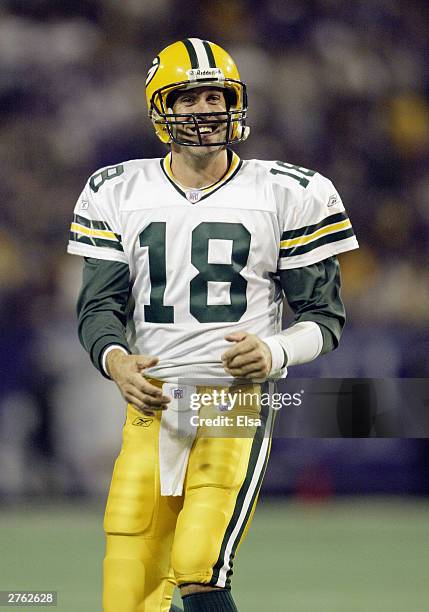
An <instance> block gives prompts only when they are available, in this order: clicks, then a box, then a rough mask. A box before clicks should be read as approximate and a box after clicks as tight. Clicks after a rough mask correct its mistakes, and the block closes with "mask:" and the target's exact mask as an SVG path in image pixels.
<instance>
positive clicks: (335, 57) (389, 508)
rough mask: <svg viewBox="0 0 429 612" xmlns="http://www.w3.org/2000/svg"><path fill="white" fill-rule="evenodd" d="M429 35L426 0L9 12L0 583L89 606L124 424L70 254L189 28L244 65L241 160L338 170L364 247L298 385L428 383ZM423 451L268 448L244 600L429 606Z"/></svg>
mask: <svg viewBox="0 0 429 612" xmlns="http://www.w3.org/2000/svg"><path fill="white" fill-rule="evenodd" d="M428 32H429V7H428V5H427V3H425V2H423V1H421V2H419V1H416V0H413V1H405V0H398V1H395V0H356V1H355V2H341V1H337V0H307V1H304V0H290V1H288V2H279V1H276V0H266V1H262V0H261V1H258V0H247V1H246V0H241V1H239V0H228V1H227V0H221V1H218V2H213V3H211V2H207V1H202V0H199V1H194V0H182V1H178V0H145V1H139V0H121V2H116V1H114V0H98V1H97V0H75V1H65V0H64V1H62V2H56V1H55V0H51V1H49V0H32V1H31V2H29V1H26V0H3V2H2V3H1V5H0V161H1V163H0V179H1V180H0V194H1V196H0V197H1V207H0V313H1V328H0V373H1V379H0V542H1V548H2V556H1V561H0V589H21V590H22V589H27V588H37V589H49V588H54V589H58V590H59V601H60V603H59V606H58V609H60V610H63V611H64V612H68V611H70V612H72V611H73V612H75V611H76V610H91V611H93V610H99V609H100V605H99V601H98V596H99V588H100V561H101V557H102V548H103V540H102V532H101V513H102V505H103V501H104V498H105V494H106V491H107V486H108V481H109V477H110V473H111V468H112V462H113V458H114V455H115V452H116V450H117V448H118V444H119V436H120V428H121V424H122V418H123V414H122V408H121V406H120V399H119V395H118V393H117V392H116V390H115V389H114V387H113V385H112V384H110V383H108V382H106V381H104V380H101V377H99V376H97V374H96V372H95V371H94V370H93V368H92V366H91V365H90V363H89V360H88V359H87V357H86V356H85V355H84V353H83V351H82V349H81V348H80V346H79V345H78V342H77V339H76V329H75V319H74V316H75V315H74V303H75V299H76V294H77V291H78V286H79V281H80V267H81V263H80V261H79V258H76V257H70V256H67V255H66V254H65V246H66V242H67V237H68V225H69V222H70V217H71V212H72V209H73V206H74V202H75V200H76V198H77V196H78V194H79V192H80V190H81V188H82V186H83V184H84V182H85V180H86V179H87V177H88V176H89V175H90V174H91V173H92V172H93V171H94V170H95V169H97V168H98V167H100V166H103V165H107V164H114V163H117V162H119V161H122V160H124V159H130V158H134V157H151V156H158V155H161V154H163V150H162V148H161V146H160V144H159V143H157V141H156V139H155V136H154V134H153V133H152V127H151V125H150V123H149V121H148V120H147V119H146V107H145V101H144V88H143V84H144V77H145V74H146V69H147V67H148V66H149V65H150V63H151V60H152V58H153V56H154V55H156V53H157V52H158V51H159V49H160V48H162V47H164V46H165V45H167V44H168V43H170V42H172V41H174V40H176V39H180V38H183V37H186V36H198V37H201V38H207V39H209V40H213V41H215V42H217V43H219V44H221V45H222V46H224V47H225V48H226V49H228V51H230V53H231V54H232V56H233V57H234V58H235V60H236V61H237V64H238V66H239V68H240V72H241V76H242V78H243V80H244V81H245V82H247V84H248V88H249V100H250V111H249V124H250V125H251V128H252V134H251V138H250V139H249V141H248V142H247V143H245V144H244V145H242V146H240V148H238V149H237V152H238V153H239V154H240V155H241V156H242V157H244V158H246V157H247V158H249V157H257V158H266V159H281V160H286V161H290V162H292V163H295V164H299V165H303V166H306V167H310V168H314V169H317V170H319V171H320V172H322V173H323V174H325V175H326V176H328V177H330V178H331V179H332V180H333V182H334V183H335V185H336V186H337V188H338V190H339V191H340V193H341V195H342V197H343V200H344V202H345V204H346V207H347V209H348V212H349V214H350V216H351V218H352V221H353V224H354V227H355V230H356V233H357V235H358V238H359V241H360V244H361V248H360V250H359V251H358V252H352V253H350V254H346V255H344V256H342V257H341V263H342V270H343V278H344V292H343V295H344V299H345V301H346V303H347V306H348V315H349V320H348V326H347V329H346V331H345V333H344V337H343V342H342V346H341V350H340V351H337V352H336V353H333V354H332V355H329V356H326V357H323V358H321V359H319V360H317V361H316V362H314V363H313V364H309V365H307V366H305V367H301V368H299V369H298V368H297V369H296V370H295V371H294V372H291V375H292V376H301V377H308V378H311V377H336V378H343V377H348V378H351V377H360V378H365V377H370V378H385V379H391V378H394V377H408V378H410V377H411V378H420V379H427V378H429V359H428V354H429V350H428V349H429V331H428V319H429V264H428V251H429V234H428V228H429V171H428V164H427V162H428V160H429V101H428V97H429V69H428V60H427V58H428V51H429V48H428V47H429V41H428V37H429V34H428ZM403 409H404V410H406V405H405V406H403ZM428 459H429V447H428V445H427V443H426V441H425V440H424V439H421V440H417V439H401V438H376V437H369V438H359V439H358V438H355V439H341V438H335V439H330V438H325V439H315V438H310V437H309V438H306V439H292V438H289V439H277V440H275V443H274V446H273V453H272V458H271V464H270V467H269V470H268V474H267V479H266V483H265V488H264V495H263V499H264V500H265V501H263V502H261V504H260V508H259V511H258V512H257V515H256V518H255V523H254V528H253V531H251V532H250V536H249V538H248V541H247V542H246V543H245V545H244V546H243V549H242V551H241V555H240V557H241V559H240V563H239V564H238V569H237V576H236V583H235V592H236V595H237V601H238V604H239V606H240V609H242V610H246V612H247V611H249V612H253V611H255V612H256V610H259V609H261V608H262V606H264V607H266V608H270V609H271V610H274V611H277V610H278V611H281V610H294V611H295V612H301V611H302V612H304V611H305V612H308V611H310V610H316V609H317V610H320V611H325V610H326V612H328V611H329V612H336V611H338V612H340V611H341V612H360V611H363V610H365V611H366V612H384V611H385V610H386V611H387V610H389V612H402V611H404V610H409V609H410V610H411V609H412V610H414V611H415V612H418V611H420V610H421V611H423V610H424V609H426V606H427V601H428V596H429V589H428V585H427V580H426V578H427V576H425V574H427V563H428V552H427V536H428V535H429V533H428V532H429V526H428V525H429V522H428V518H429V511H428V505H427V495H428V493H429V477H428ZM425 538H426V543H425Z"/></svg>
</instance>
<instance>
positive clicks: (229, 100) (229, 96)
mask: <svg viewBox="0 0 429 612" xmlns="http://www.w3.org/2000/svg"><path fill="white" fill-rule="evenodd" d="M223 95H224V96H225V102H226V110H229V109H230V108H231V106H236V105H237V94H236V93H235V91H234V90H233V89H230V88H229V87H225V89H224V90H223Z"/></svg>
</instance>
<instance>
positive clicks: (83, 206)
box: [80, 200, 89, 210]
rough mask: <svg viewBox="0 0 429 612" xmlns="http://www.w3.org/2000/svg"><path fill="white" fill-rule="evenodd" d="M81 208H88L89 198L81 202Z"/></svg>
mask: <svg viewBox="0 0 429 612" xmlns="http://www.w3.org/2000/svg"><path fill="white" fill-rule="evenodd" d="M80 208H81V210H88V208H89V202H88V200H82V201H81V203H80Z"/></svg>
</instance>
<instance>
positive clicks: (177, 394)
mask: <svg viewBox="0 0 429 612" xmlns="http://www.w3.org/2000/svg"><path fill="white" fill-rule="evenodd" d="M173 397H174V399H183V389H181V388H180V387H178V388H177V389H173Z"/></svg>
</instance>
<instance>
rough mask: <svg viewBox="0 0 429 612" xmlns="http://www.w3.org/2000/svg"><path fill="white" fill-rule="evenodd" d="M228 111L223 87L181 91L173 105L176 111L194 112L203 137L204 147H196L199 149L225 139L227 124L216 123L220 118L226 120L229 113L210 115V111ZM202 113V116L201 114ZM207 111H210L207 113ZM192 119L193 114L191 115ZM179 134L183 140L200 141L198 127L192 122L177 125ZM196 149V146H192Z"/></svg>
mask: <svg viewBox="0 0 429 612" xmlns="http://www.w3.org/2000/svg"><path fill="white" fill-rule="evenodd" d="M223 111H226V100H225V96H224V93H223V91H222V90H221V89H215V88H213V87H198V88H195V89H190V90H189V91H184V92H183V93H180V94H179V95H178V97H177V99H176V101H175V103H174V105H173V112H174V113H183V114H185V115H186V113H192V115H194V116H196V119H197V121H198V128H199V131H200V134H201V139H202V141H203V143H204V145H206V146H204V147H196V148H197V149H198V148H199V149H206V147H213V146H215V145H216V142H222V141H225V138H226V124H225V123H215V122H216V121H219V120H226V118H227V115H226V114H225V115H224V116H222V115H220V116H219V115H218V116H216V115H210V113H221V112H223ZM199 113H201V116H199ZM205 113H208V114H207V115H206V114H205ZM189 119H191V116H189ZM177 134H178V136H179V138H180V139H181V140H182V139H183V140H189V141H191V142H199V139H198V134H197V128H196V126H195V124H194V125H192V124H189V125H180V126H178V127H177ZM191 148H192V149H194V147H191Z"/></svg>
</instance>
